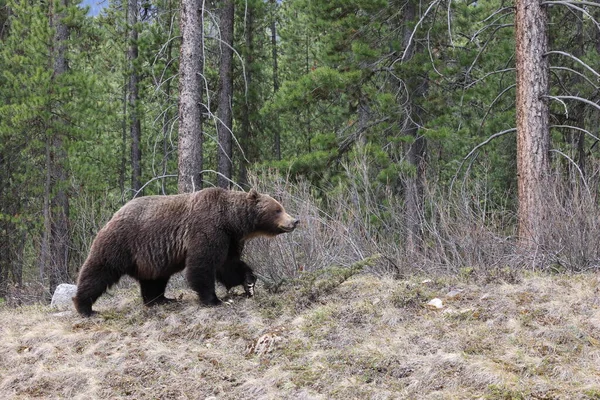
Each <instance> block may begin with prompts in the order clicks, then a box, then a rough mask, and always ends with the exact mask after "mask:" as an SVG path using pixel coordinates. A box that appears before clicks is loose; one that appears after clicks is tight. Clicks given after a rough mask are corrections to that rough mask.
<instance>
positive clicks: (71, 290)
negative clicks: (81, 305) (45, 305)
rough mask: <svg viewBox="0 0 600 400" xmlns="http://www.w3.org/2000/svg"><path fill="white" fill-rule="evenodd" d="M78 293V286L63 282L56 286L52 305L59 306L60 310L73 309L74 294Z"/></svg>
mask: <svg viewBox="0 0 600 400" xmlns="http://www.w3.org/2000/svg"><path fill="white" fill-rule="evenodd" d="M75 294H77V286H76V285H69V284H68V283H61V284H60V285H58V286H57V287H56V290H55V291H54V294H53V295H52V301H51V302H50V307H53V308H57V309H59V310H63V311H64V310H68V309H73V300H72V299H71V298H72V297H73V296H75Z"/></svg>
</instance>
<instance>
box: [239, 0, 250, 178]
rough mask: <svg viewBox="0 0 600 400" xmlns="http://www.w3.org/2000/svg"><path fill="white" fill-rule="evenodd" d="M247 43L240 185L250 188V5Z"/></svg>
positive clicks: (247, 15) (247, 18)
mask: <svg viewBox="0 0 600 400" xmlns="http://www.w3.org/2000/svg"><path fill="white" fill-rule="evenodd" d="M245 28H246V30H245V34H244V36H245V42H246V53H245V55H244V64H245V65H246V76H245V78H246V88H247V90H246V93H247V95H246V97H245V98H244V104H243V105H242V118H241V119H242V121H241V125H242V126H241V134H240V145H241V147H242V152H243V154H242V157H241V159H240V178H239V184H240V185H241V186H243V187H247V186H248V158H249V157H250V141H251V135H252V130H251V127H250V113H251V108H250V103H251V99H250V98H249V96H248V94H249V93H251V91H250V86H251V85H252V67H253V66H252V63H253V59H252V53H253V51H254V50H253V33H254V32H253V30H254V15H253V9H252V6H251V4H248V11H247V13H246V26H245Z"/></svg>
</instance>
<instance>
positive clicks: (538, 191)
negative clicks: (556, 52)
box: [515, 0, 550, 247]
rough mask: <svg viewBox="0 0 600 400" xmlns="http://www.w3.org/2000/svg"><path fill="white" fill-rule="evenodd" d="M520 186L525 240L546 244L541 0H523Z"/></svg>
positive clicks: (518, 19) (518, 21) (518, 36)
mask: <svg viewBox="0 0 600 400" xmlns="http://www.w3.org/2000/svg"><path fill="white" fill-rule="evenodd" d="M515 26H516V31H515V40H516V60H517V64H516V67H517V104H516V107H517V184H518V197H519V212H518V220H519V237H520V241H521V244H522V245H523V246H524V247H529V246H530V245H533V244H538V245H540V244H542V242H543V236H544V235H543V232H544V226H545V223H546V220H547V217H548V210H547V203H546V202H545V201H544V198H545V196H544V193H547V192H548V190H549V179H548V172H549V167H550V161H549V150H550V134H549V127H548V126H549V125H548V118H549V115H548V104H547V100H546V99H545V96H546V95H547V94H548V88H549V83H548V71H549V68H548V57H547V56H546V52H547V49H548V33H547V26H548V16H547V13H546V9H545V7H544V6H542V5H541V1H540V0H517V10H516V15H515Z"/></svg>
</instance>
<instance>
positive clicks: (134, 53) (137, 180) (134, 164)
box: [127, 0, 142, 194]
mask: <svg viewBox="0 0 600 400" xmlns="http://www.w3.org/2000/svg"><path fill="white" fill-rule="evenodd" d="M138 14H139V5H138V0H128V3H127V25H128V27H129V33H128V35H127V36H128V37H127V38H128V46H127V64H128V67H129V84H128V87H129V101H128V103H129V104H128V105H129V124H130V125H129V132H130V134H131V188H132V189H133V191H134V193H135V194H137V193H138V191H139V190H140V188H141V187H142V183H141V180H142V166H141V164H142V149H141V137H142V126H141V122H140V118H139V107H138V102H139V75H138V69H137V65H136V61H137V58H138V45H137V40H138V32H137V29H136V27H135V25H136V24H137V22H138V19H139V18H138Z"/></svg>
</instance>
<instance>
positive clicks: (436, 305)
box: [427, 297, 444, 310]
mask: <svg viewBox="0 0 600 400" xmlns="http://www.w3.org/2000/svg"><path fill="white" fill-rule="evenodd" d="M427 307H429V308H431V309H434V310H440V309H442V308H444V302H443V301H442V299H438V298H437V297H436V298H435V299H432V300H430V301H429V303H427Z"/></svg>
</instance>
